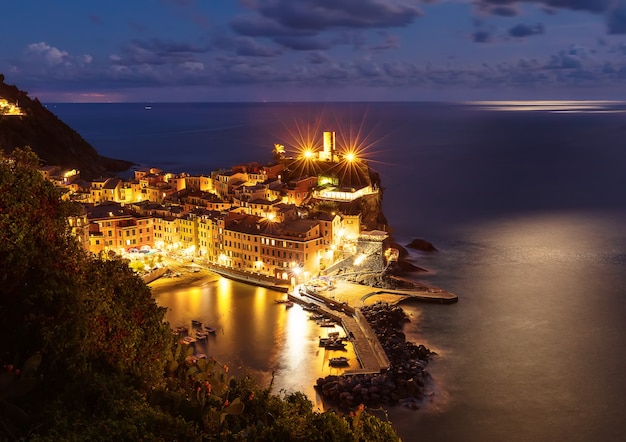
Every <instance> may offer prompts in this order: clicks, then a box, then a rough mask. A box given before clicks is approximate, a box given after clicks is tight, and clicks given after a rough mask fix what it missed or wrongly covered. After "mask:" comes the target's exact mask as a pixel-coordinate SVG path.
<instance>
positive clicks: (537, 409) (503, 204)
mask: <svg viewBox="0 0 626 442" xmlns="http://www.w3.org/2000/svg"><path fill="white" fill-rule="evenodd" d="M49 109H50V110H52V111H53V112H54V113H56V114H57V116H59V118H61V119H62V120H63V121H65V122H66V123H68V124H69V125H70V126H71V127H73V128H74V129H76V130H77V131H78V132H79V133H80V134H81V135H82V136H83V137H84V138H85V139H86V140H87V141H89V142H90V143H91V144H92V145H93V146H94V147H95V148H96V149H97V150H98V151H99V152H100V153H101V154H103V155H107V156H111V157H117V158H123V159H127V160H131V161H135V162H137V163H140V164H143V165H151V166H157V167H161V168H163V169H165V170H168V171H172V172H179V171H187V172H190V173H208V172H210V171H211V170H213V169H216V168H219V167H228V166H231V165H233V164H235V163H238V162H244V161H251V160H256V161H259V162H265V161H268V160H269V159H270V153H271V149H272V146H273V145H274V143H281V144H284V145H285V146H286V147H287V149H290V148H291V147H292V146H294V145H296V144H298V142H299V141H300V142H301V141H302V140H306V139H308V138H311V137H315V136H317V137H319V136H320V135H321V132H322V131H324V130H335V131H337V141H338V143H353V144H357V145H359V146H360V147H361V148H362V149H364V151H363V155H364V156H365V157H366V158H367V159H368V161H369V162H370V165H371V166H372V167H373V168H374V169H375V170H377V171H378V172H379V173H380V174H381V177H382V181H383V186H384V189H385V194H384V210H385V214H386V215H387V218H388V220H389V222H390V224H391V225H392V226H393V227H394V229H395V232H394V235H395V237H396V238H397V239H398V240H399V241H400V242H401V243H408V242H409V241H410V240H411V239H413V238H425V239H428V240H429V241H431V242H433V243H434V244H435V246H436V247H437V248H438V249H439V252H438V253H435V254H428V255H427V254H420V253H414V254H413V255H412V256H413V258H414V260H415V262H416V264H418V265H420V266H422V267H425V268H428V269H429V270H431V273H429V274H428V275H418V276H417V277H419V278H424V279H427V280H429V281H431V282H433V283H435V284H438V285H440V286H443V287H445V288H447V289H449V290H450V291H452V292H455V293H457V294H458V295H459V297H460V301H459V302H458V303H457V304H455V305H450V306H441V305H425V304H406V305H404V307H405V309H406V310H407V312H408V313H409V314H410V315H411V318H412V321H411V323H410V324H408V325H407V326H406V329H405V332H406V333H407V335H408V337H409V339H411V340H413V341H415V342H419V343H424V344H426V345H428V346H430V347H431V348H432V349H434V350H435V351H437V353H438V356H437V357H436V358H435V359H434V360H433V362H432V363H431V364H430V371H431V373H432V375H433V379H434V384H433V386H432V389H433V391H434V393H435V394H434V396H433V397H432V401H431V402H430V403H427V404H426V405H425V406H424V407H423V408H422V409H421V410H419V411H412V410H408V409H404V408H397V409H393V410H391V411H390V417H391V419H392V421H393V423H394V426H395V427H396V429H397V430H398V432H399V433H400V435H401V436H402V437H403V439H404V440H406V441H411V440H420V441H554V440H571V441H596V440H602V441H612V440H622V439H623V437H624V434H625V433H626V421H625V420H624V410H626V377H625V376H624V373H626V354H624V352H623V348H624V343H625V341H626V321H625V320H626V271H625V270H626V269H625V265H626V231H625V228H624V227H625V226H626V174H625V173H624V172H623V170H624V166H625V165H626V150H625V147H626V145H625V142H624V140H626V113H624V112H623V111H624V110H625V109H626V106H624V105H623V104H620V103H613V104H609V105H602V107H601V109H595V112H589V111H581V110H576V111H575V112H548V111H532V112H531V111H525V112H521V111H520V112H511V111H508V110H501V109H485V108H484V106H480V105H476V104H471V105H470V104H438V103H370V104H365V103H362V104H349V103H343V104H342V103H337V104H158V103H157V104H152V110H149V111H148V110H145V109H144V105H143V104H89V105H88V104H56V105H53V104H51V105H49ZM570 110H572V109H570ZM598 110H601V111H602V112H597V111H598ZM279 296H280V295H279V294H277V293H274V292H271V291H267V290H264V289H259V288H254V287H248V286H245V285H241V284H237V283H233V282H230V281H227V280H223V279H219V280H217V281H215V282H211V283H208V284H207V285H205V286H203V287H198V288H194V289H193V290H188V291H184V292H173V293H168V294H164V295H160V296H159V299H158V301H159V302H160V303H162V304H164V305H167V306H168V307H170V313H169V318H168V319H169V320H170V321H171V322H172V323H175V322H185V321H190V320H191V319H195V318H200V319H203V320H204V321H206V322H210V323H213V324H215V325H217V326H218V327H220V329H221V334H220V333H218V335H217V336H216V337H215V338H213V339H212V340H211V341H209V342H208V344H207V345H208V348H206V350H207V352H208V353H209V354H214V355H216V357H218V358H220V359H222V360H223V361H224V362H226V363H230V364H231V365H233V366H235V367H242V368H241V369H242V370H248V371H251V372H254V373H257V374H259V375H260V376H261V377H262V378H263V379H264V380H265V381H268V379H269V377H270V376H271V373H272V371H274V373H275V375H276V380H275V386H276V389H285V390H293V389H298V390H304V391H305V392H306V393H307V394H308V395H309V396H310V397H312V399H313V400H314V402H316V403H318V404H319V399H318V398H316V397H315V392H314V391H313V390H312V388H311V385H312V384H313V382H314V381H315V379H316V378H317V377H318V376H320V375H324V374H327V373H326V371H327V370H328V367H327V364H326V358H327V357H328V355H327V354H325V352H323V351H321V352H320V349H319V348H318V347H317V345H316V344H317V337H318V336H319V335H320V334H323V333H325V331H324V330H321V329H319V328H317V327H315V326H313V325H312V324H311V322H310V321H307V320H306V314H305V312H302V311H301V310H300V309H299V307H294V308H293V309H290V310H285V309H283V308H282V306H277V305H276V304H274V302H273V300H274V299H276V298H278V297H279ZM243 367H245V368H243Z"/></svg>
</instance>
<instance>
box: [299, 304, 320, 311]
mask: <svg viewBox="0 0 626 442" xmlns="http://www.w3.org/2000/svg"><path fill="white" fill-rule="evenodd" d="M319 309H320V308H319V306H317V305H315V304H308V305H303V306H302V310H304V311H307V312H316V311H318V310H319Z"/></svg>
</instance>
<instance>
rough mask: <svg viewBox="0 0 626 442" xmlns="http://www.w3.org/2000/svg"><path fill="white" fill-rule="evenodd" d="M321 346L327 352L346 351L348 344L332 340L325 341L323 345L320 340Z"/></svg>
mask: <svg viewBox="0 0 626 442" xmlns="http://www.w3.org/2000/svg"><path fill="white" fill-rule="evenodd" d="M320 345H321V346H322V347H324V348H325V349H326V350H345V349H346V344H345V343H343V342H342V341H340V340H338V339H330V340H328V341H325V342H324V344H323V345H322V342H321V339H320Z"/></svg>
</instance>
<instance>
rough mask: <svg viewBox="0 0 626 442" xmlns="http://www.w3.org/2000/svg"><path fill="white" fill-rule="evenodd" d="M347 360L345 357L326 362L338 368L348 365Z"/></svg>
mask: <svg viewBox="0 0 626 442" xmlns="http://www.w3.org/2000/svg"><path fill="white" fill-rule="evenodd" d="M348 360H349V359H348V358H346V357H345V356H339V357H337V358H330V359H329V360H328V365H331V366H333V367H339V366H343V365H349V363H348Z"/></svg>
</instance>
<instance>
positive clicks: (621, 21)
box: [607, 2, 626, 34]
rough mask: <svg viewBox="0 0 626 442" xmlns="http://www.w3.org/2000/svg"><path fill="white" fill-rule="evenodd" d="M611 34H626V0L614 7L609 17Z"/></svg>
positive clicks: (608, 22)
mask: <svg viewBox="0 0 626 442" xmlns="http://www.w3.org/2000/svg"><path fill="white" fill-rule="evenodd" d="M607 24H608V27H609V34H626V2H622V3H621V4H620V5H618V6H616V7H615V8H613V9H612V10H611V11H610V13H609V17H608V19H607Z"/></svg>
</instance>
